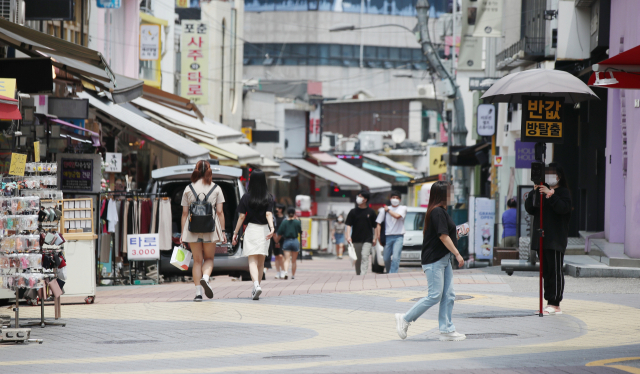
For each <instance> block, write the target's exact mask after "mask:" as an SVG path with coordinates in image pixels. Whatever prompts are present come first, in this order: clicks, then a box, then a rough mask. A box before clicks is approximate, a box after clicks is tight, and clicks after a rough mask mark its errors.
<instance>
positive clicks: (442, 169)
mask: <svg viewBox="0 0 640 374" xmlns="http://www.w3.org/2000/svg"><path fill="white" fill-rule="evenodd" d="M428 152H429V175H438V174H442V173H446V172H447V160H445V159H444V154H445V153H447V147H429V151H428Z"/></svg>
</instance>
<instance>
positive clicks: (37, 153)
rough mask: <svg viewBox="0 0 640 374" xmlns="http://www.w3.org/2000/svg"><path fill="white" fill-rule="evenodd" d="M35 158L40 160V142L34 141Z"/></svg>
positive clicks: (37, 160) (36, 160)
mask: <svg viewBox="0 0 640 374" xmlns="http://www.w3.org/2000/svg"><path fill="white" fill-rule="evenodd" d="M33 160H34V161H35V162H40V142H33Z"/></svg>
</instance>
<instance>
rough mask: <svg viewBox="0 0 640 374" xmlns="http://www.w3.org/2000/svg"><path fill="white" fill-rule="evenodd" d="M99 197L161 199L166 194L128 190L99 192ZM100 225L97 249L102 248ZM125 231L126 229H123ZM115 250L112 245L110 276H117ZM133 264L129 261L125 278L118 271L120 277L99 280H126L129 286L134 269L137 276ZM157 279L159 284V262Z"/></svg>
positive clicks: (132, 278) (158, 262) (132, 279)
mask: <svg viewBox="0 0 640 374" xmlns="http://www.w3.org/2000/svg"><path fill="white" fill-rule="evenodd" d="M100 195H101V197H103V198H108V197H114V196H123V197H126V198H127V199H128V198H132V199H138V198H148V197H157V198H160V197H163V198H166V197H168V194H167V193H166V192H140V190H130V191H105V192H101V193H100ZM98 221H99V222H100V219H99V218H98ZM100 226H102V225H99V226H98V231H99V235H98V248H102V245H101V240H102V229H101V227H100ZM125 230H126V228H125ZM121 235H126V234H125V233H124V232H123V233H121ZM116 248H117V243H116V244H114V250H113V253H112V255H111V258H110V262H111V269H112V274H117V271H118V269H117V265H116V264H117V261H116V260H117V258H116V257H117V256H116V252H117V251H116ZM135 262H136V261H130V262H129V275H128V276H125V275H124V273H123V269H120V273H121V274H122V275H120V276H112V277H100V279H101V280H112V281H114V282H116V281H124V280H128V281H129V284H130V285H131V284H133V281H134V274H133V273H134V269H135V273H136V276H137V273H138V271H137V268H135V266H134V265H135ZM98 263H99V261H96V267H97V266H98ZM156 267H157V270H156V271H157V277H156V282H157V283H160V261H157V266H156ZM98 274H99V271H98V269H97V268H96V277H97V275H98ZM145 274H146V271H145Z"/></svg>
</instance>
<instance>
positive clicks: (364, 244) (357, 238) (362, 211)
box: [345, 190, 377, 275]
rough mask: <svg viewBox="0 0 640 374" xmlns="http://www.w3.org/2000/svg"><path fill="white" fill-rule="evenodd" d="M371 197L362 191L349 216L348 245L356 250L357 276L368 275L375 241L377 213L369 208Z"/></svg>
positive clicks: (346, 236) (347, 224)
mask: <svg viewBox="0 0 640 374" xmlns="http://www.w3.org/2000/svg"><path fill="white" fill-rule="evenodd" d="M370 198H371V195H370V194H369V192H368V191H364V190H363V191H360V193H358V196H357V197H356V204H357V206H356V207H355V208H353V209H351V211H349V214H347V221H346V222H345V224H346V226H347V227H346V234H345V238H346V240H347V243H353V247H354V249H355V250H356V256H357V258H358V259H357V260H356V264H355V265H356V274H357V275H360V274H362V275H366V274H367V269H368V268H369V255H371V247H372V246H373V245H375V242H374V241H373V239H374V238H373V230H374V228H375V227H376V216H377V215H376V212H375V211H374V210H373V209H371V208H370V207H369V199H370Z"/></svg>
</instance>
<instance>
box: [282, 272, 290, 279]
mask: <svg viewBox="0 0 640 374" xmlns="http://www.w3.org/2000/svg"><path fill="white" fill-rule="evenodd" d="M283 278H284V279H289V274H287V272H286V271H285V272H284V276H283Z"/></svg>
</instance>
